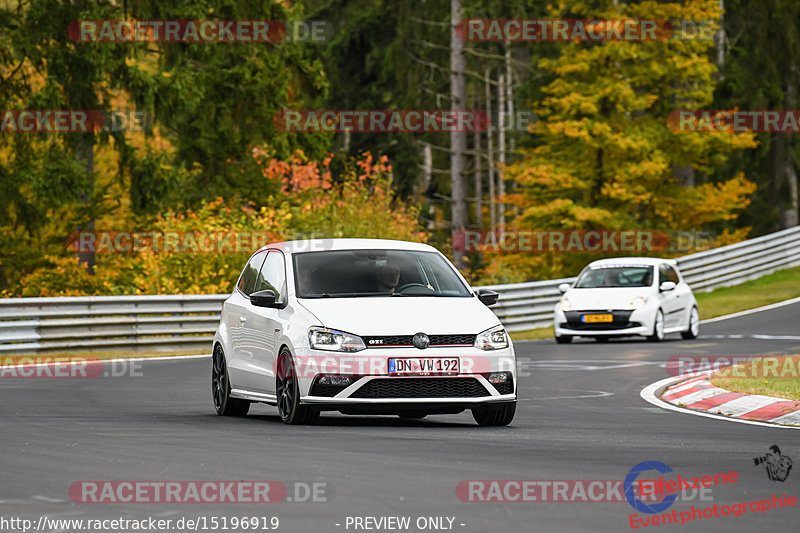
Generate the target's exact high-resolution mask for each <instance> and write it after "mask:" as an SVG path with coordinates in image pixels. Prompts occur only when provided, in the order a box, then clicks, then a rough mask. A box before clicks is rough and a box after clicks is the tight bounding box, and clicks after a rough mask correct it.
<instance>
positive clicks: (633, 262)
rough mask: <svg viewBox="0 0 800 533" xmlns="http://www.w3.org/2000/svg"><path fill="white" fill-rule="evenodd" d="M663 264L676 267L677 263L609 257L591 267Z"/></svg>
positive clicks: (649, 258)
mask: <svg viewBox="0 0 800 533" xmlns="http://www.w3.org/2000/svg"><path fill="white" fill-rule="evenodd" d="M662 263H667V264H670V265H675V264H676V263H677V262H676V261H675V260H674V259H661V258H660V257H609V258H607V259H598V260H597V261H592V262H591V263H589V266H596V267H599V266H610V265H653V266H657V265H660V264H662Z"/></svg>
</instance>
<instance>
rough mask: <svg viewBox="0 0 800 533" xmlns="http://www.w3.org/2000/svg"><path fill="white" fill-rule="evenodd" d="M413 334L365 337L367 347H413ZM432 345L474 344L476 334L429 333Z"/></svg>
mask: <svg viewBox="0 0 800 533" xmlns="http://www.w3.org/2000/svg"><path fill="white" fill-rule="evenodd" d="M413 337H414V336H413V335H377V336H373V337H364V343H365V344H366V345H367V348H381V347H384V346H390V347H392V348H397V347H409V348H412V347H413V346H414V344H413V343H412V342H411V339H412V338H413ZM429 338H430V341H431V343H430V346H472V345H473V344H475V335H469V334H459V335H429Z"/></svg>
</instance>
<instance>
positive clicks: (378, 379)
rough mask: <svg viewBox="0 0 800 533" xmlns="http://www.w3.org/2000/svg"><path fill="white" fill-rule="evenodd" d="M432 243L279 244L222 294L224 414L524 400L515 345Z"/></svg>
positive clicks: (392, 410) (216, 367) (439, 408)
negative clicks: (257, 407) (265, 407)
mask: <svg viewBox="0 0 800 533" xmlns="http://www.w3.org/2000/svg"><path fill="white" fill-rule="evenodd" d="M497 296H498V295H497V293H496V292H493V291H489V290H486V289H481V290H479V291H477V293H476V292H474V291H473V290H472V289H471V288H470V286H469V285H468V284H467V282H466V281H465V280H464V278H462V277H461V275H460V274H459V272H458V271H457V270H456V268H455V267H454V266H453V265H452V264H451V263H450V262H449V261H448V260H447V259H446V258H445V257H444V256H443V255H442V254H441V253H439V252H438V251H437V250H436V249H435V248H432V247H431V246H428V245H426V244H418V243H410V242H401V241H390V240H378V239H324V240H306V241H292V242H284V243H277V244H270V245H267V246H265V247H264V248H262V249H260V250H258V252H256V253H255V254H254V255H253V256H252V257H251V258H250V260H249V261H248V263H247V265H246V266H245V268H244V270H243V272H242V274H241V276H240V277H239V281H238V283H237V285H236V288H235V289H234V291H233V293H232V294H231V296H230V297H229V298H228V299H227V300H226V301H225V303H224V304H223V308H222V316H221V319H220V324H219V328H218V329H217V332H216V334H215V335H214V344H213V365H212V366H213V368H212V375H211V382H212V393H213V398H214V407H215V408H216V411H217V413H219V414H220V415H238V416H242V415H245V414H247V412H248V409H249V407H250V403H251V402H263V403H267V404H271V405H277V407H278V412H279V414H280V417H281V420H283V421H284V422H285V423H287V424H297V423H309V422H312V421H313V420H314V419H315V418H316V417H317V416H318V415H319V412H320V411H324V410H336V411H340V412H342V413H344V414H357V413H362V414H395V415H399V416H400V417H403V418H422V417H424V416H426V415H428V414H446V413H459V412H462V411H464V410H465V409H471V410H472V415H473V417H474V418H475V420H476V422H477V423H478V424H480V425H487V426H496V425H506V424H508V423H510V422H511V420H512V419H513V418H514V413H515V410H516V399H517V394H516V388H517V373H516V362H515V355H514V346H513V345H512V343H511V340H510V338H509V337H508V335H507V333H506V331H505V329H503V326H502V325H501V324H500V320H499V319H498V318H497V317H496V316H495V314H494V313H492V312H491V310H489V308H488V307H487V306H488V305H492V304H493V303H495V302H496V301H497Z"/></svg>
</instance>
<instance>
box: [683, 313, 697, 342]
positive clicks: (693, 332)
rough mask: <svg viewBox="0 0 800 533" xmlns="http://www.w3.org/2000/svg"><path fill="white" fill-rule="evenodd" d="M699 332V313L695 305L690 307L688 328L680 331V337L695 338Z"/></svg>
mask: <svg viewBox="0 0 800 533" xmlns="http://www.w3.org/2000/svg"><path fill="white" fill-rule="evenodd" d="M699 334H700V314H699V313H698V312H697V308H696V307H692V310H691V312H690V313H689V329H687V330H686V331H681V337H683V338H684V339H696V338H697V336H698V335H699Z"/></svg>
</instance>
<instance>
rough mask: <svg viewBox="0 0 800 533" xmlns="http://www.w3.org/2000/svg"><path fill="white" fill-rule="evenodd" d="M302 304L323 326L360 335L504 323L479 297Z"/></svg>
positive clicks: (474, 329) (471, 329)
mask: <svg viewBox="0 0 800 533" xmlns="http://www.w3.org/2000/svg"><path fill="white" fill-rule="evenodd" d="M298 302H299V303H300V305H302V306H303V307H305V308H306V309H308V310H309V311H310V312H311V313H313V314H314V315H315V316H316V317H317V318H318V319H319V320H320V321H321V322H322V324H320V325H322V326H324V327H326V328H332V329H338V330H341V331H346V332H348V333H353V334H355V335H360V336H364V335H413V334H414V333H418V332H423V333H427V334H429V335H446V334H450V335H454V334H467V333H470V334H472V333H475V334H477V333H480V332H481V331H484V330H486V329H489V328H491V327H493V326H496V325H497V324H499V323H500V319H498V318H497V317H496V316H495V314H494V313H492V312H491V310H489V308H488V307H486V306H485V305H483V304H482V303H481V302H480V301H479V300H478V299H477V298H445V297H431V298H428V297H415V296H408V297H402V296H395V297H374V298H313V299H309V298H304V299H301V300H298Z"/></svg>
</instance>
